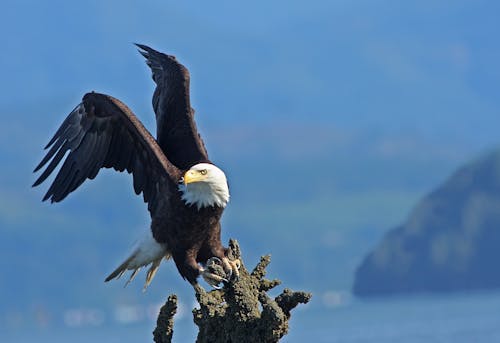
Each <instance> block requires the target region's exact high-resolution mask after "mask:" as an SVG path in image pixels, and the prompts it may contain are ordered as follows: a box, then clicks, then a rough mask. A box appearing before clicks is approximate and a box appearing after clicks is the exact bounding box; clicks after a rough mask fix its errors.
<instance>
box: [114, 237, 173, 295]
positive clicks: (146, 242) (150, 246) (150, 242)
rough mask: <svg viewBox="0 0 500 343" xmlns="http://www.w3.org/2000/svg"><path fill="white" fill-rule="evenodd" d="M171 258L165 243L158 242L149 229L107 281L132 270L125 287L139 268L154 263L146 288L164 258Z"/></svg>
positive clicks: (148, 275) (147, 278) (147, 276)
mask: <svg viewBox="0 0 500 343" xmlns="http://www.w3.org/2000/svg"><path fill="white" fill-rule="evenodd" d="M164 257H165V258H167V259H168V258H169V257H170V254H169V251H168V249H167V247H166V245H165V244H160V243H158V242H156V241H155V240H154V238H153V236H152V234H151V231H150V230H148V232H147V234H146V235H144V237H142V239H141V240H140V241H139V242H138V243H137V244H136V246H135V247H134V249H133V250H132V254H130V256H129V257H128V258H127V259H126V260H125V262H123V263H122V264H120V266H119V267H118V268H116V269H115V270H114V271H113V272H112V273H111V274H110V275H109V276H108V277H107V278H106V280H105V281H106V282H108V281H110V280H112V279H115V278H116V279H118V278H120V277H121V276H122V275H123V274H124V273H125V272H126V271H127V270H132V271H133V272H132V274H131V275H130V277H129V279H128V280H127V282H126V283H125V287H126V286H127V285H128V284H129V283H130V282H131V281H132V280H133V279H134V278H135V276H136V275H137V273H138V272H139V270H140V269H141V268H142V267H144V266H147V265H148V264H150V263H151V264H152V265H151V268H149V270H148V272H147V275H146V282H145V283H144V290H145V289H146V288H147V287H148V286H149V284H150V283H151V281H152V280H153V277H154V276H155V274H156V271H157V270H158V267H159V266H160V263H161V261H162V259H163V258H164Z"/></svg>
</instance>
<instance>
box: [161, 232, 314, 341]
mask: <svg viewBox="0 0 500 343" xmlns="http://www.w3.org/2000/svg"><path fill="white" fill-rule="evenodd" d="M228 257H229V258H230V259H232V260H234V259H239V260H240V262H241V267H240V276H239V278H238V280H237V281H235V282H231V283H229V284H226V285H225V286H224V287H223V288H222V289H214V290H211V291H209V292H207V291H205V290H204V289H203V288H202V287H201V286H197V287H195V292H196V299H197V300H198V303H199V304H200V307H199V308H196V309H194V310H193V317H194V318H193V319H194V323H195V324H196V325H197V326H198V329H199V332H198V337H197V339H196V342H198V343H209V342H210V343H218V342H224V343H230V342H241V343H246V342H248V343H253V342H255V343H257V342H259V343H260V342H278V341H279V340H280V339H281V338H282V337H283V336H284V335H286V334H287V333H288V321H289V319H290V315H291V313H290V312H291V310H292V309H294V308H295V307H296V306H297V305H298V304H301V303H302V304H305V303H307V302H309V300H310V299H311V294H310V293H306V292H293V291H291V290H290V289H287V288H285V289H284V291H283V292H282V293H281V294H280V295H278V296H277V297H275V298H272V297H271V296H269V295H268V294H267V292H268V291H269V290H271V289H273V288H274V287H276V286H278V285H279V284H280V283H281V282H280V281H279V280H276V279H275V280H268V279H265V278H264V277H265V275H266V267H267V266H268V265H269V263H270V261H271V258H270V256H269V255H267V256H263V257H261V259H260V262H259V263H258V264H257V266H256V267H255V268H254V269H253V270H252V272H248V270H247V269H246V268H245V265H244V264H243V261H242V259H241V252H240V248H239V245H238V243H237V242H236V241H235V240H230V242H229V254H228ZM171 298H172V296H171V297H169V300H168V301H167V304H165V306H164V307H163V308H162V311H161V312H160V315H159V316H158V323H157V328H156V330H155V342H157V343H165V342H170V340H157V337H160V336H161V335H160V334H159V333H158V336H157V331H158V332H167V331H168V332H170V336H169V339H171V337H172V335H171V332H172V327H173V315H174V314H175V310H174V311H172V308H173V307H172V301H171ZM175 301H176V298H175ZM169 302H170V305H169ZM174 305H175V304H174ZM164 308H165V311H164V310H163V309H164ZM162 313H163V314H162ZM165 314H167V315H165ZM160 317H161V318H160ZM160 327H161V328H160ZM159 328H160V329H159ZM165 330H167V331H165ZM166 336H167V335H165V337H166ZM161 337H163V336H161Z"/></svg>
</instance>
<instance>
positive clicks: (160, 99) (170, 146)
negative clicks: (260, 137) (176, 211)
mask: <svg viewBox="0 0 500 343" xmlns="http://www.w3.org/2000/svg"><path fill="white" fill-rule="evenodd" d="M136 45H137V46H138V47H139V48H140V49H141V50H139V52H140V53H141V54H142V55H143V56H144V57H146V63H147V65H148V66H149V67H150V68H151V71H152V73H153V80H154V82H155V83H156V89H155V92H154V94H153V108H154V111H155V114H156V125H157V135H156V136H157V140H158V144H159V145H160V147H161V149H162V150H163V152H164V153H165V155H166V156H168V159H169V161H170V162H172V163H173V164H174V165H175V166H177V167H178V168H180V169H182V170H185V169H188V168H189V167H191V166H193V165H194V164H196V163H200V162H208V154H207V150H206V149H205V145H204V144H203V140H202V139H201V137H200V135H199V134H198V130H197V128H196V124H195V122H194V110H193V109H192V108H191V103H190V100H189V71H188V70H187V69H186V67H184V66H183V65H182V64H180V63H179V62H178V61H177V60H176V59H175V57H174V56H171V55H167V54H163V53H161V52H158V51H156V50H154V49H151V48H150V47H148V46H146V45H142V44H136Z"/></svg>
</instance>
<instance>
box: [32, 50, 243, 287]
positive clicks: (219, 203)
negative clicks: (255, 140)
mask: <svg viewBox="0 0 500 343" xmlns="http://www.w3.org/2000/svg"><path fill="white" fill-rule="evenodd" d="M136 45H137V46H138V48H139V52H140V53H141V54H142V55H143V56H144V57H145V58H146V64H147V65H148V66H149V67H150V68H151V71H152V78H153V80H154V82H155V83H156V89H155V91H154V94H153V108H154V112H155V114H156V125H157V135H156V139H155V138H153V136H152V135H151V134H150V133H149V132H148V131H147V130H146V128H145V127H144V126H143V125H142V124H141V122H140V121H139V119H138V118H137V117H136V116H135V115H134V114H133V113H132V111H131V110H130V109H129V108H128V107H127V106H126V105H125V104H124V103H122V102H121V101H120V100H118V99H115V98H113V97H111V96H109V95H105V94H99V93H95V92H91V93H87V94H85V95H84V96H83V100H82V102H81V103H80V104H79V105H78V106H76V108H75V109H74V110H73V111H72V112H71V113H70V114H69V115H68V117H67V118H66V119H65V120H64V122H63V123H62V125H61V126H60V127H59V129H58V130H57V131H56V133H55V135H54V136H53V137H52V139H51V140H50V141H49V143H48V144H47V146H46V147H45V149H49V148H50V150H49V151H48V152H47V154H46V155H45V157H44V158H43V159H42V161H41V162H40V164H38V166H37V167H36V168H35V172H37V171H38V170H40V169H41V168H42V167H43V166H45V165H46V164H47V163H48V162H49V161H50V163H48V165H47V167H46V168H45V170H44V171H43V172H42V174H41V175H40V176H39V177H38V179H37V180H36V181H35V183H34V184H33V186H38V185H39V184H41V183H42V182H43V181H44V180H45V179H46V178H47V177H48V176H49V175H50V174H51V173H52V172H53V170H54V168H55V167H56V166H57V165H58V164H59V163H60V162H61V160H63V158H64V156H65V155H66V153H67V152H69V153H68V154H67V156H66V158H65V159H64V163H63V164H62V167H61V168H60V170H59V172H58V173H57V175H56V177H55V178H54V181H53V182H52V184H51V185H50V187H49V189H48V191H47V193H46V194H45V196H44V197H43V201H45V200H50V201H51V202H59V201H61V200H63V199H64V198H65V197H66V196H67V195H68V194H69V193H71V192H73V191H74V190H76V189H77V188H78V187H79V186H80V185H81V184H82V183H83V182H84V181H85V180H86V179H91V180H92V179H94V178H95V177H96V176H97V174H98V173H99V170H100V169H101V168H113V169H115V170H117V171H119V172H122V171H124V170H126V171H127V172H128V173H132V175H133V187H134V190H135V193H136V194H137V195H139V194H140V193H142V195H143V197H144V201H145V202H146V203H147V207H148V211H149V213H150V215H151V225H150V230H147V231H146V235H145V236H144V237H143V238H142V239H140V240H139V242H138V243H137V245H136V246H135V247H134V249H133V250H132V252H131V254H130V255H129V257H128V258H127V259H126V260H125V261H124V262H123V263H122V264H121V265H120V266H119V267H118V268H116V270H115V271H113V272H112V273H111V274H110V275H109V276H108V277H107V278H106V281H109V280H111V279H114V278H118V277H120V276H121V275H122V274H123V273H124V272H126V271H127V270H131V271H132V273H131V275H130V278H129V280H128V281H127V283H128V282H130V281H131V280H132V279H133V278H134V277H135V275H136V274H137V272H138V271H139V269H141V267H144V266H148V265H151V266H150V268H149V270H148V272H147V275H146V282H145V285H144V287H145V288H146V287H147V286H148V285H149V284H150V282H151V280H152V279H153V277H154V275H155V274H156V271H157V270H158V267H159V265H160V263H161V261H162V260H163V259H164V258H165V259H169V258H170V257H172V258H173V260H174V262H175V264H176V266H177V269H178V271H179V273H180V274H181V276H182V277H183V278H184V279H186V280H187V281H189V282H190V283H191V284H192V285H193V286H196V287H198V284H197V278H198V276H199V275H202V276H203V278H204V279H205V280H206V281H207V282H208V283H209V284H210V285H212V286H214V287H217V285H219V284H220V283H221V282H224V281H228V280H234V279H235V278H236V277H237V276H238V269H239V261H231V260H229V259H228V257H227V248H225V247H224V246H223V245H222V243H221V239H220V233H221V225H220V219H221V216H222V212H223V210H224V208H225V207H226V205H227V203H228V201H229V188H228V184H227V180H226V176H225V174H224V172H223V171H222V170H221V169H219V168H218V167H216V166H215V165H214V164H213V163H212V162H210V160H209V158H208V154H207V151H206V149H205V146H204V144H203V141H202V139H201V137H200V135H199V134H198V131H197V128H196V124H195V122H194V110H193V109H192V108H191V104H190V99H189V79H190V77H189V72H188V70H187V69H186V67H184V66H183V65H182V64H180V63H179V62H178V61H177V60H176V58H175V57H174V56H171V55H167V54H163V53H160V52H158V51H156V50H153V49H152V48H150V47H148V46H145V45H141V44H136ZM208 263H216V264H219V265H220V266H222V268H223V269H224V271H225V272H226V275H225V276H224V275H222V276H221V275H220V273H215V272H213V271H214V269H210V268H206V266H207V264H208Z"/></svg>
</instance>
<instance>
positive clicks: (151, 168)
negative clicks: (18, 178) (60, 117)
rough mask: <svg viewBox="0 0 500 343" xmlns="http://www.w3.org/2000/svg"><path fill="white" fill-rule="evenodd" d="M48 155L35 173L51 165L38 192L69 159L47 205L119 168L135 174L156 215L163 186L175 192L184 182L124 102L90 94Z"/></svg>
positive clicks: (49, 193)
mask: <svg viewBox="0 0 500 343" xmlns="http://www.w3.org/2000/svg"><path fill="white" fill-rule="evenodd" d="M49 148H50V149H49ZM45 149H49V151H48V152H47V154H46V155H45V156H44V157H43V158H42V160H41V162H40V163H39V164H38V165H37V167H36V168H35V172H36V171H38V170H40V169H41V168H42V167H44V166H45V165H47V163H48V165H47V167H46V168H45V170H44V171H43V172H42V174H41V175H40V176H39V177H38V179H37V180H36V181H35V183H34V184H33V186H38V185H39V184H41V183H42V182H44V181H45V180H46V179H47V177H48V176H49V175H50V174H51V173H52V172H53V171H54V169H55V168H56V166H57V165H59V163H60V162H61V161H62V160H63V158H64V156H66V159H65V160H64V162H63V164H62V166H61V168H60V169H59V171H58V173H57V175H56V177H55V178H54V181H53V182H52V184H51V185H50V187H49V189H48V191H47V193H46V194H45V196H44V197H43V200H44V201H45V200H49V199H50V200H51V201H52V202H58V201H61V200H63V199H64V198H65V197H66V196H67V195H68V194H69V193H71V192H73V191H74V190H75V189H77V188H78V187H79V186H80V185H81V184H82V183H83V182H84V181H85V180H86V179H93V178H95V177H96V176H97V174H98V173H99V171H100V170H101V168H114V169H115V170H117V171H123V170H127V171H128V172H129V173H132V175H133V186H134V191H135V193H136V194H140V193H141V192H142V193H143V196H144V200H145V201H147V202H148V209H149V210H152V209H153V208H155V206H156V203H155V202H156V201H157V199H158V198H157V195H158V192H159V189H160V187H158V185H159V183H162V184H165V185H167V187H168V188H167V189H174V187H176V183H177V180H178V178H179V176H180V171H179V169H178V168H176V167H175V166H174V165H173V164H172V163H171V162H170V161H169V160H168V159H167V158H166V157H165V155H164V154H163V152H162V150H161V148H160V147H159V146H158V144H157V143H156V141H155V139H154V138H153V137H152V136H151V134H149V132H148V131H147V130H146V129H145V128H144V126H143V125H142V124H141V123H140V121H139V120H138V119H137V117H136V116H135V115H134V114H133V113H132V112H131V111H130V110H129V109H128V108H127V107H126V106H125V105H124V104H123V103H121V102H120V101H119V100H117V99H115V98H112V97H110V96H108V95H104V94H98V93H87V94H86V95H85V96H84V97H83V101H82V103H81V104H79V105H78V106H77V107H76V108H75V109H74V110H73V111H72V112H71V113H70V114H69V115H68V117H67V118H66V119H65V120H64V121H63V123H62V124H61V126H60V127H59V129H58V130H57V131H56V133H55V135H54V136H53V137H52V138H51V140H50V141H49V144H47V146H46V147H45Z"/></svg>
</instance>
